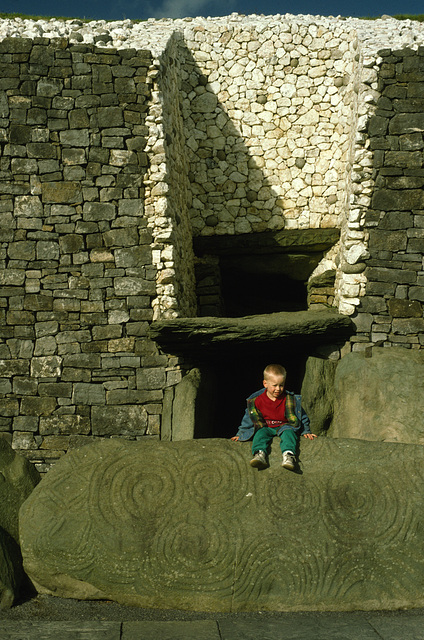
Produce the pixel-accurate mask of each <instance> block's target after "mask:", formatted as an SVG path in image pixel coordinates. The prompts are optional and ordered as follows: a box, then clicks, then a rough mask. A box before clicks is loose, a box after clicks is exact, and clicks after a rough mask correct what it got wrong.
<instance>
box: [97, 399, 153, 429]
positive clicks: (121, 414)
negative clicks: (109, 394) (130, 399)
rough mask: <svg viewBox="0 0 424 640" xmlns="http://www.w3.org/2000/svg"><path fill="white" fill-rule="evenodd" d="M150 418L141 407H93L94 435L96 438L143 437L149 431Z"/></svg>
mask: <svg viewBox="0 0 424 640" xmlns="http://www.w3.org/2000/svg"><path fill="white" fill-rule="evenodd" d="M147 422H148V416H147V411H146V409H145V408H144V407H143V406H141V405H120V406H111V405H107V406H105V407H93V409H92V415H91V425H92V433H93V435H95V436H113V435H117V434H119V435H122V436H142V435H144V434H145V433H146V430H147Z"/></svg>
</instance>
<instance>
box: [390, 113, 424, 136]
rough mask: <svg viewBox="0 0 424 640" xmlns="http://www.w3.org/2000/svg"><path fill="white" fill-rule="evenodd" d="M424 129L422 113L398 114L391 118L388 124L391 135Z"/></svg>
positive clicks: (423, 115)
mask: <svg viewBox="0 0 424 640" xmlns="http://www.w3.org/2000/svg"><path fill="white" fill-rule="evenodd" d="M417 129H419V130H423V129H424V114H422V113H398V114H396V115H394V116H393V118H391V120H390V124H389V133H390V134H391V135H398V134H405V133H411V132H413V131H416V130H417Z"/></svg>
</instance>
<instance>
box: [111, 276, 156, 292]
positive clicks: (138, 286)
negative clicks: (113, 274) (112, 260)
mask: <svg viewBox="0 0 424 640" xmlns="http://www.w3.org/2000/svg"><path fill="white" fill-rule="evenodd" d="M114 287H115V292H116V295H117V296H139V295H143V294H150V295H155V293H156V286H155V283H154V282H151V281H149V280H145V279H144V278H131V277H127V278H115V279H114Z"/></svg>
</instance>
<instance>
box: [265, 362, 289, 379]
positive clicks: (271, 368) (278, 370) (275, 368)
mask: <svg viewBox="0 0 424 640" xmlns="http://www.w3.org/2000/svg"><path fill="white" fill-rule="evenodd" d="M272 375H274V376H283V378H284V380H285V379H286V377H287V371H286V370H285V368H284V367H283V366H282V365H281V364H269V365H268V366H266V367H265V369H264V380H268V378H269V376H272Z"/></svg>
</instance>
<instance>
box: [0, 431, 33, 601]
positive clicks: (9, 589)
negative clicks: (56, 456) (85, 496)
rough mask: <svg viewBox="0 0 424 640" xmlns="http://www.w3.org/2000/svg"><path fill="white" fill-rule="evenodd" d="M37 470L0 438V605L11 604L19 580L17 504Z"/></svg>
mask: <svg viewBox="0 0 424 640" xmlns="http://www.w3.org/2000/svg"><path fill="white" fill-rule="evenodd" d="M39 480H40V474H39V473H38V471H37V470H36V469H35V467H34V466H33V465H32V464H31V463H30V462H28V460H26V459H25V458H23V457H22V456H20V455H18V454H17V453H16V452H15V451H14V450H13V449H12V448H11V446H10V445H9V443H8V442H7V441H6V439H5V438H0V609H4V608H7V607H11V606H12V604H13V601H14V599H15V597H16V595H17V594H18V591H19V587H20V585H21V584H22V580H23V571H22V557H21V552H20V549H19V521H18V515H19V508H20V506H21V504H22V503H23V502H24V501H25V500H26V498H27V497H28V496H29V495H30V493H31V492H32V490H33V489H34V487H35V486H36V484H37V483H38V482H39Z"/></svg>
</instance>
